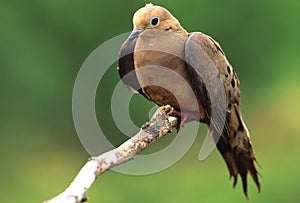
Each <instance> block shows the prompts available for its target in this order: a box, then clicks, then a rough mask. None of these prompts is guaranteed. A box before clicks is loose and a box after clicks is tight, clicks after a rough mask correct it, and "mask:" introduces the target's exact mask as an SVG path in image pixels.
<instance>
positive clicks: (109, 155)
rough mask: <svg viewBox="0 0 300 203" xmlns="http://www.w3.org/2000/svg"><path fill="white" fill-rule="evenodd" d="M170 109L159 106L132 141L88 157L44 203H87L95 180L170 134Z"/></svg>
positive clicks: (171, 118)
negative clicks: (60, 190) (74, 173)
mask: <svg viewBox="0 0 300 203" xmlns="http://www.w3.org/2000/svg"><path fill="white" fill-rule="evenodd" d="M171 110H172V108H171V107H170V106H163V107H160V108H159V109H158V110H157V111H156V112H155V114H154V115H153V117H152V118H151V119H150V121H149V122H147V123H146V124H145V125H144V126H143V127H142V128H141V130H140V131H139V132H138V133H137V134H136V135H135V136H133V137H132V138H130V139H129V140H127V141H126V142H124V143H123V144H122V145H120V146H119V147H118V148H116V149H113V150H111V151H108V152H106V153H103V154H101V155H99V156H98V157H92V158H91V159H90V160H89V161H88V162H87V163H86V164H85V165H84V166H83V168H82V169H81V170H80V171H79V173H78V174H77V176H76V177H75V179H74V180H73V182H72V183H71V184H70V186H69V187H68V188H67V189H66V190H65V191H64V192H62V193H61V194H59V195H57V196H56V197H54V198H53V199H51V200H48V201H46V202H44V203H78V202H84V201H86V200H87V196H86V193H87V191H88V189H89V188H90V187H91V185H92V184H93V183H94V181H95V180H96V178H97V177H98V176H99V175H101V174H102V173H104V172H105V171H107V170H109V169H111V168H112V167H114V166H117V165H119V164H122V163H125V162H127V161H129V160H131V159H133V158H134V156H135V155H136V154H137V153H138V152H140V151H142V150H143V149H145V148H146V147H148V146H149V145H150V144H151V143H153V142H155V141H156V140H157V139H159V138H160V137H162V136H164V135H166V134H167V133H168V132H170V131H171V129H172V127H174V126H175V125H176V124H177V119H176V118H175V117H169V115H168V113H169V112H170V111H171Z"/></svg>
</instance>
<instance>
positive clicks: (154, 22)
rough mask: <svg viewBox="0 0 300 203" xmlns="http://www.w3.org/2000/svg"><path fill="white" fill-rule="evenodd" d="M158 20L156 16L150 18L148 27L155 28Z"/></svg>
mask: <svg viewBox="0 0 300 203" xmlns="http://www.w3.org/2000/svg"><path fill="white" fill-rule="evenodd" d="M159 21H160V20H159V18H158V17H157V16H154V17H152V18H151V20H150V23H149V26H151V27H154V26H157V25H158V24H159Z"/></svg>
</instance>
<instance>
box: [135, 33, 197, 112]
mask: <svg viewBox="0 0 300 203" xmlns="http://www.w3.org/2000/svg"><path fill="white" fill-rule="evenodd" d="M186 40H187V37H186V36H183V35H180V34H177V33H175V32H166V31H161V30H154V29H153V30H146V31H144V32H142V33H141V34H140V35H139V37H138V39H137V42H136V47H135V50H134V65H135V68H136V75H137V79H138V81H139V83H140V86H141V87H142V90H143V92H144V93H145V95H146V96H147V97H148V99H149V100H152V101H154V102H155V103H156V104H158V105H167V104H169V105H171V106H173V107H174V108H175V109H181V110H185V111H199V107H198V102H197V99H196V96H195V94H194V92H193V89H192V88H191V84H190V82H189V81H190V80H189V79H188V74H187V67H186V63H185V60H184V58H185V54H184V46H185V42H186Z"/></svg>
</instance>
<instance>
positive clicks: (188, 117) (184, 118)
mask: <svg viewBox="0 0 300 203" xmlns="http://www.w3.org/2000/svg"><path fill="white" fill-rule="evenodd" d="M169 115H170V116H175V117H177V118H178V120H179V121H180V122H178V124H177V125H176V130H177V133H179V131H180V130H181V128H183V127H184V124H185V123H187V122H189V121H192V120H199V118H197V116H196V115H195V114H193V113H183V112H180V111H176V110H174V109H173V110H172V111H171V112H170V113H169Z"/></svg>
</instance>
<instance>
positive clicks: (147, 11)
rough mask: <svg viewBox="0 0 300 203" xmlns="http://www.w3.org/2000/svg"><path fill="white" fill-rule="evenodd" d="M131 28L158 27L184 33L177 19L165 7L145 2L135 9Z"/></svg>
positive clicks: (146, 28)
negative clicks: (145, 3) (141, 6)
mask: <svg viewBox="0 0 300 203" xmlns="http://www.w3.org/2000/svg"><path fill="white" fill-rule="evenodd" d="M133 29H134V30H148V29H158V30H164V31H169V32H172V31H173V32H182V33H186V31H185V30H184V29H183V28H182V27H181V26H180V23H179V21H178V20H177V19H176V18H175V17H174V16H173V15H172V14H171V13H170V12H169V11H168V10H167V9H165V8H163V7H160V6H154V5H152V4H147V5H146V6H145V7H143V8H140V9H139V10H137V11H136V13H135V14H134V16H133Z"/></svg>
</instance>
